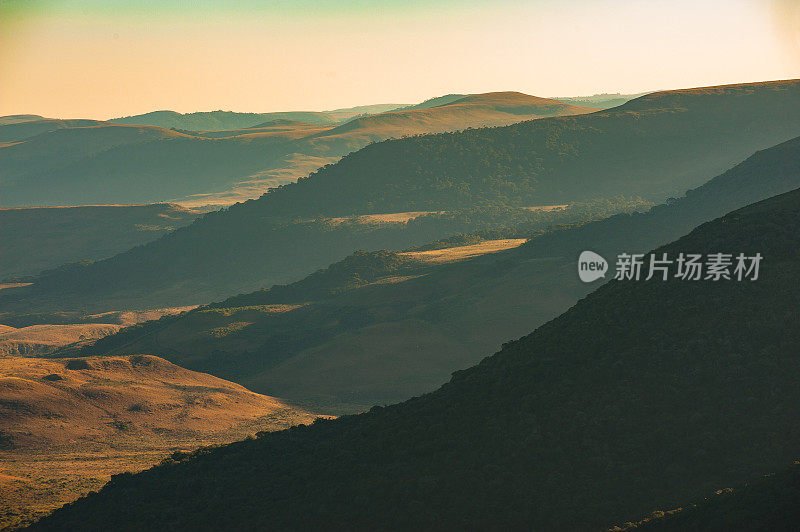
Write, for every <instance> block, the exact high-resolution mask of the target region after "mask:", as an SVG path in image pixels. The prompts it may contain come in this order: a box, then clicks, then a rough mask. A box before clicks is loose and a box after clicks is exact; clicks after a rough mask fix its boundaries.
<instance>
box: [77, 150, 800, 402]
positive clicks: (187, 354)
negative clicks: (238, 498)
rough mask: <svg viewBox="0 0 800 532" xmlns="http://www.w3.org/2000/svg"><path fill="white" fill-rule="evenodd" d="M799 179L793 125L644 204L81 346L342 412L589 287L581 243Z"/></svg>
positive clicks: (331, 278) (683, 228)
mask: <svg viewBox="0 0 800 532" xmlns="http://www.w3.org/2000/svg"><path fill="white" fill-rule="evenodd" d="M797 187H800V138H797V139H794V140H791V141H789V142H785V143H783V144H781V145H778V146H775V147H773V148H770V149H768V150H764V151H762V152H759V153H756V154H754V155H753V156H752V157H750V158H748V159H747V160H746V161H744V162H743V163H741V164H739V165H737V166H736V167H735V168H732V169H731V170H729V171H727V172H725V173H723V174H722V175H720V176H718V177H716V178H714V179H712V180H711V181H709V182H708V183H706V184H705V185H703V186H702V187H699V188H697V189H694V190H691V191H689V192H688V193H687V195H686V196H685V197H682V198H680V199H678V200H675V201H672V202H670V203H669V204H668V205H661V206H657V207H654V208H653V209H651V210H650V211H649V212H647V213H645V214H642V213H635V214H621V215H618V216H613V217H610V218H608V219H605V220H601V221H596V222H591V223H584V224H574V225H577V226H576V227H570V226H566V227H564V228H562V230H558V231H555V232H551V233H545V234H543V235H539V236H535V234H534V233H533V232H532V233H530V234H529V236H532V237H533V238H532V239H531V240H530V241H529V242H528V243H527V244H524V245H522V246H520V247H519V248H517V249H513V250H509V251H505V252H500V253H495V254H491V255H486V256H483V257H478V258H475V259H472V260H467V261H463V262H458V263H454V264H442V265H431V264H428V263H420V262H419V261H418V260H413V259H414V258H415V257H418V255H415V254H410V255H409V254H397V253H392V252H388V251H379V252H372V253H366V252H359V253H356V254H354V255H352V256H350V257H347V258H346V259H345V260H343V261H342V262H339V263H336V264H333V265H331V266H330V267H329V268H326V269H324V270H320V271H318V272H316V273H314V274H312V275H311V276H309V277H307V278H305V279H303V280H301V281H299V282H296V283H293V284H291V285H288V286H274V287H272V288H271V289H269V290H259V291H256V292H253V293H249V294H243V295H240V296H236V297H231V298H228V299H226V300H225V301H222V302H220V303H215V304H212V305H209V306H207V307H201V308H199V309H197V310H194V311H192V312H189V313H187V314H184V315H181V316H178V317H167V318H163V319H162V320H160V321H156V322H150V323H146V324H141V325H139V326H138V327H134V328H131V329H126V330H124V331H122V332H120V333H119V334H116V335H112V336H109V337H107V338H104V339H102V340H99V341H98V342H97V343H96V344H95V345H94V346H92V347H89V348H86V350H85V353H86V354H93V355H108V354H135V353H149V354H154V355H158V356H164V357H166V358H169V359H170V360H171V361H172V362H174V363H176V364H180V365H183V366H186V367H190V368H192V369H196V370H199V371H207V372H210V373H213V374H216V375H218V376H221V377H224V378H227V379H231V380H234V381H237V382H240V383H242V384H244V385H245V386H247V387H249V388H251V389H253V390H256V391H258V392H261V393H267V394H270V395H277V396H280V397H285V398H287V399H290V400H292V401H296V402H301V403H303V404H309V405H313V406H315V407H317V408H318V409H328V411H331V412H336V413H340V412H347V413H352V412H355V411H360V410H363V409H365V408H368V407H369V406H370V405H372V404H376V403H381V404H383V403H391V402H396V401H401V400H403V399H406V398H408V397H411V396H413V395H418V394H421V393H425V392H428V391H431V390H433V389H435V388H436V387H437V386H438V385H440V384H442V383H443V382H446V380H447V379H448V378H449V376H450V373H451V372H452V371H453V370H455V369H458V368H462V367H467V366H469V365H472V364H474V363H476V362H477V361H478V360H480V359H481V358H482V357H483V356H484V355H485V353H487V352H491V351H494V350H497V349H498V348H499V347H500V345H501V344H502V343H503V342H505V341H507V340H508V339H511V338H517V337H519V336H520V335H522V334H525V333H526V332H527V331H529V330H530V329H531V328H532V327H536V326H538V325H540V324H542V323H545V322H546V321H548V320H550V319H552V318H553V317H555V316H557V315H558V314H560V313H561V312H563V311H564V310H566V309H567V308H569V307H570V306H571V305H573V304H574V302H575V301H577V300H578V299H579V298H580V297H582V296H584V295H585V294H587V293H588V292H589V291H590V290H592V289H593V288H594V286H595V285H592V284H589V285H587V284H584V283H581V282H580V281H579V280H578V277H577V276H576V275H575V267H576V266H575V260H576V258H577V256H578V255H579V254H580V252H581V251H583V250H586V249H590V250H594V251H596V252H600V253H602V254H603V255H604V256H605V257H607V258H609V259H611V258H612V257H615V256H616V255H617V254H619V253H622V252H627V253H631V252H642V253H643V252H645V251H647V250H648V249H652V248H653V247H655V246H659V245H662V244H664V243H667V242H670V241H672V240H674V239H676V238H678V237H680V236H681V235H683V234H686V233H687V232H689V231H690V230H691V229H692V228H694V227H696V226H697V225H699V224H701V223H703V222H706V221H709V220H712V219H714V218H716V217H718V216H721V215H723V214H725V213H726V212H729V211H731V210H733V209H737V208H740V207H743V206H745V205H748V204H750V203H753V202H756V201H759V200H762V199H765V198H767V197H771V196H773V195H776V194H780V193H783V192H786V191H789V190H793V189H795V188H797ZM519 236H526V235H525V234H524V233H521V234H520V235H519ZM457 249H458V248H456V249H454V250H453V252H455V251H457Z"/></svg>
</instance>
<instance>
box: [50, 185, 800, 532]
mask: <svg viewBox="0 0 800 532" xmlns="http://www.w3.org/2000/svg"><path fill="white" fill-rule="evenodd" d="M680 252H684V253H700V254H704V255H705V254H709V253H717V252H730V253H744V254H747V255H748V256H752V255H755V254H756V253H760V254H761V255H762V256H763V257H764V259H763V264H762V268H761V270H760V275H759V278H758V280H757V281H749V280H745V281H741V282H737V281H735V280H731V281H720V282H714V281H694V282H693V281H685V280H680V279H676V278H674V277H671V278H670V280H668V281H662V280H660V279H653V280H651V281H647V282H645V281H638V282H637V281H625V282H617V281H612V282H610V283H608V284H605V285H603V286H601V287H600V288H599V289H597V290H596V291H595V292H594V293H592V294H591V295H589V296H588V297H586V298H584V299H583V300H581V301H580V302H579V303H578V304H576V305H575V306H574V307H573V308H571V309H570V310H569V311H567V312H566V313H564V314H563V315H561V316H560V317H558V318H556V319H554V320H552V321H550V322H548V323H547V324H545V325H543V326H542V327H540V328H538V329H536V330H535V331H534V332H533V333H531V334H529V335H528V336H525V337H523V338H521V339H520V340H517V341H514V342H510V343H508V344H507V345H505V346H504V347H503V349H502V350H501V351H500V352H499V353H497V354H495V355H493V356H491V357H488V358H486V359H484V360H483V361H482V362H481V363H480V364H478V365H477V366H474V367H472V368H470V369H468V370H464V371H459V372H456V373H455V374H453V377H452V379H451V380H450V382H448V383H447V384H445V385H444V386H442V387H441V388H440V389H439V390H437V391H436V392H434V393H430V394H427V395H424V396H421V397H417V398H414V399H411V400H409V401H407V402H405V403H402V404H399V405H395V406H390V407H385V408H381V407H376V408H374V409H371V410H370V411H369V412H368V413H365V414H361V415H358V416H350V417H343V418H340V419H338V420H335V421H327V422H318V423H315V424H313V425H312V426H310V427H299V428H295V429H291V430H288V431H282V432H277V433H272V434H263V435H261V437H259V438H258V439H256V440H254V441H245V442H240V443H237V444H233V445H229V446H226V447H223V448H220V449H215V450H211V451H206V452H201V453H197V454H195V455H194V456H192V457H190V458H188V459H185V460H181V461H179V462H178V463H170V464H165V465H163V466H160V467H157V468H154V469H151V470H148V471H146V472H143V473H140V474H138V475H134V476H124V477H116V478H114V479H113V480H112V481H111V482H110V483H109V484H108V485H106V486H105V487H104V488H103V489H102V490H101V491H100V493H99V494H97V495H93V496H91V497H87V498H83V499H80V500H79V501H76V502H75V503H73V504H71V505H69V506H67V507H65V508H63V509H61V510H58V511H56V512H55V513H53V514H52V515H51V516H49V517H47V518H46V519H44V520H43V521H41V522H40V523H39V524H38V525H37V528H36V529H37V530H57V529H58V530H63V529H75V528H78V529H97V528H100V527H112V528H118V527H124V528H128V529H136V528H143V527H150V528H152V527H167V526H168V527H170V528H172V529H186V530H188V529H215V528H216V529H219V528H251V529H254V528H265V527H268V528H274V529H284V530H301V529H302V530H308V529H318V528H325V529H328V530H339V529H341V530H344V529H346V530H368V529H375V528H382V529H402V530H421V529H424V530H451V529H453V528H459V529H482V530H483V529H503V530H509V529H530V528H533V529H542V530H599V529H601V527H604V526H610V525H611V524H613V523H618V522H620V520H623V519H628V518H635V516H637V515H641V516H645V515H648V514H649V512H650V511H651V510H652V509H653V508H674V507H676V506H677V505H679V504H681V503H682V502H684V501H687V500H693V499H695V498H699V497H702V496H704V495H706V494H708V493H710V492H712V491H713V490H715V489H718V488H719V486H729V485H732V484H736V483H740V482H742V481H744V480H746V479H752V478H755V477H756V476H758V475H761V474H763V473H765V472H769V471H775V470H776V469H777V468H778V467H781V466H782V465H784V464H787V463H791V461H792V460H793V459H795V458H796V456H797V441H798V437H800V428H799V427H798V425H797V422H796V420H797V415H796V413H797V411H798V408H800V389H798V387H797V381H798V378H800V363H798V360H799V359H798V354H799V353H798V347H797V346H798V345H800V343H799V342H798V337H797V331H798V326H800V323H798V315H797V299H798V297H800V267H799V266H798V265H799V264H800V190H797V191H793V192H790V193H787V194H784V195H781V196H777V197H774V198H771V199H768V200H765V201H763V202H760V203H757V204H754V205H751V206H749V207H746V208H744V209H741V210H737V211H734V212H732V213H730V214H728V215H726V216H725V217H723V218H720V219H717V220H714V221H712V222H709V223H706V224H703V225H701V226H700V227H698V228H697V229H695V230H693V231H692V232H691V233H690V234H689V235H687V236H685V237H683V238H681V239H679V240H677V241H675V242H673V243H672V244H669V245H668V246H665V247H662V248H658V249H656V250H654V251H653V253H654V254H655V256H657V257H660V254H661V253H668V254H669V256H670V257H676V256H677V254H678V253H680ZM648 260H649V259H648ZM573 273H574V271H573ZM478 326H480V324H476V327H478ZM484 326H485V327H490V326H491V324H485V325H484ZM343 501H346V503H344V502H343Z"/></svg>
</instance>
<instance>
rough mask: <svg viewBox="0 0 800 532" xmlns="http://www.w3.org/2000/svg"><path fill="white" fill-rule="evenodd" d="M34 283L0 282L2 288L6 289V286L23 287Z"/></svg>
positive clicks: (0, 288)
mask: <svg viewBox="0 0 800 532" xmlns="http://www.w3.org/2000/svg"><path fill="white" fill-rule="evenodd" d="M32 284H33V283H0V290H5V289H6V288H21V287H23V286H30V285H32Z"/></svg>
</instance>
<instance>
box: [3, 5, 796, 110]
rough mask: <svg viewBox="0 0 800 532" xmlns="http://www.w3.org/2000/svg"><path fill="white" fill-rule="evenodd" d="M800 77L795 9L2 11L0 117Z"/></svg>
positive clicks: (338, 103) (558, 92)
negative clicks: (24, 114) (6, 115)
mask: <svg viewBox="0 0 800 532" xmlns="http://www.w3.org/2000/svg"><path fill="white" fill-rule="evenodd" d="M796 77H800V0H668V1H660V0H552V1H551V0H529V1H522V0H467V1H456V0H426V1H417V0H397V1H395V0H364V1H361V0H317V1H311V0H265V1H255V0H224V1H215V2H212V1H208V0H206V1H203V0H191V1H176V0H153V1H138V2H137V1H136V0H127V1H125V0H0V115H5V114H21V113H33V114H41V115H46V116H54V117H64V118H67V117H90V118H110V117H113V116H121V115H130V114H137V113H141V112H147V111H152V110H156V109H173V110H176V111H180V112H190V111H199V110H203V111H206V110H215V109H226V110H235V111H256V112H264V111H276V110H323V109H333V108H339V107H350V106H354V105H361V104H370V103H413V102H418V101H421V100H424V99H427V98H429V97H432V96H437V95H442V94H447V93H476V92H487V91H496V90H518V91H522V92H526V93H529V94H535V95H537V96H568V95H586V94H593V93H598V92H617V91H621V92H640V91H645V90H653V89H660V88H680V87H692V86H701V85H710V84H719V83H733V82H741V81H757V80H770V79H784V78H796Z"/></svg>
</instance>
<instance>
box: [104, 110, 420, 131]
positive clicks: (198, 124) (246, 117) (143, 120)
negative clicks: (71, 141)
mask: <svg viewBox="0 0 800 532" xmlns="http://www.w3.org/2000/svg"><path fill="white" fill-rule="evenodd" d="M403 105H404V104H392V103H388V104H377V105H362V106H358V107H351V108H348V109H336V110H333V111H286V112H273V113H237V112H233V111H208V112H198V113H185V114H184V113H176V112H175V111H153V112H151V113H145V114H142V115H134V116H126V117H124V118H112V119H110V120H109V122H111V123H114V124H134V125H145V126H158V127H163V128H167V129H170V128H176V129H187V130H193V131H219V130H225V129H242V128H248V127H253V126H255V125H257V124H260V123H263V122H268V121H271V120H281V119H285V120H297V121H302V122H308V123H311V124H316V125H331V124H337V123H340V122H343V121H346V120H349V119H351V118H353V117H356V116H359V115H362V114H376V113H385V112H386V111H391V110H392V109H397V108H398V107H403Z"/></svg>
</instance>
